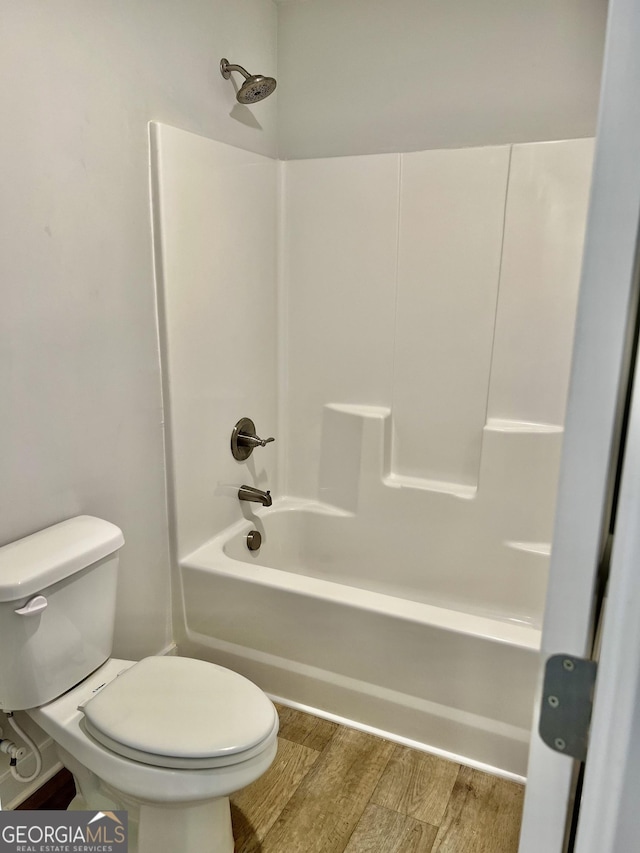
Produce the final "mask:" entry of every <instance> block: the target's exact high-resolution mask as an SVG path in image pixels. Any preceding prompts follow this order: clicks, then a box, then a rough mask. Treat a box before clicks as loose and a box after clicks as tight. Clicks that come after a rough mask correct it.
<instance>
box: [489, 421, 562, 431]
mask: <svg viewBox="0 0 640 853" xmlns="http://www.w3.org/2000/svg"><path fill="white" fill-rule="evenodd" d="M485 429H488V430H493V431H494V432H530V433H560V432H562V431H563V428H562V427H561V426H559V425H558V424H537V423H532V422H531V421H510V420H504V419H502V418H489V419H488V420H487V425H486V427H485Z"/></svg>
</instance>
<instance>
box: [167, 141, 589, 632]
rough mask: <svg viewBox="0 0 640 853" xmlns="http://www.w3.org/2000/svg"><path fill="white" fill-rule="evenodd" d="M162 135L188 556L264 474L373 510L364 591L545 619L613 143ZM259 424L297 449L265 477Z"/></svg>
mask: <svg viewBox="0 0 640 853" xmlns="http://www.w3.org/2000/svg"><path fill="white" fill-rule="evenodd" d="M153 141H154V162H155V169H154V173H155V175H156V179H155V217H156V237H157V244H158V264H157V268H158V273H159V280H160V283H161V287H162V291H163V298H162V300H161V305H162V311H163V315H164V316H163V326H164V329H165V334H166V340H165V353H164V358H165V371H164V372H165V390H166V391H167V396H168V400H169V403H170V405H169V412H170V429H169V442H170V448H171V453H170V461H171V468H172V472H171V473H172V478H171V481H170V482H171V485H172V491H171V498H172V506H173V510H174V517H175V521H176V524H175V532H176V541H177V552H178V555H179V556H180V557H181V558H182V557H185V556H186V555H187V554H189V553H190V552H192V551H193V550H195V549H196V548H198V547H200V546H201V545H202V544H203V543H204V542H206V541H207V540H208V539H210V538H211V537H212V536H214V535H216V534H217V533H219V532H220V531H221V530H223V529H225V528H226V527H228V526H229V525H231V524H233V523H235V522H237V521H238V520H239V519H241V518H242V516H243V514H245V515H246V513H247V512H249V508H248V507H247V506H246V505H244V506H243V505H242V504H241V503H240V502H239V501H238V498H237V489H238V487H239V486H240V485H241V484H242V483H244V482H247V483H248V484H250V485H257V486H259V487H260V488H263V489H266V488H269V489H271V490H272V491H273V493H274V496H275V497H276V498H277V497H282V496H284V495H293V496H297V497H300V498H306V499H310V500H320V501H322V502H323V503H326V504H331V505H333V506H336V507H338V508H339V509H340V510H344V511H346V512H348V513H353V514H354V515H355V520H354V522H353V524H349V525H347V526H346V527H345V532H344V535H343V536H342V539H340V543H339V550H340V553H342V554H343V556H344V555H347V554H350V553H353V554H354V559H355V555H356V554H358V555H359V557H360V558H361V560H360V561H361V562H362V559H364V558H365V556H366V555H367V554H370V556H369V557H368V558H367V559H365V563H366V565H367V566H368V569H367V577H363V578H362V579H361V580H358V579H357V577H356V574H355V573H354V572H353V571H351V570H350V569H349V566H348V565H346V564H345V565H346V568H345V578H347V577H351V578H352V580H351V581H349V582H351V583H354V584H356V585H358V584H359V583H361V584H363V585H364V586H368V588H371V589H377V590H379V591H386V592H389V593H390V594H394V595H399V596H403V597H408V598H412V599H413V600H416V601H424V602H431V603H439V604H441V605H442V606H445V607H452V608H456V607H459V608H460V609H462V610H464V611H466V612H471V613H480V614H485V615H490V616H493V617H497V618H506V619H518V620H522V621H525V622H529V623H531V624H534V625H535V624H539V623H540V618H541V613H542V607H543V603H544V590H545V584H546V568H547V562H548V554H549V548H550V544H549V543H550V539H551V528H552V521H553V509H554V500H555V489H556V480H557V472H558V461H559V453H560V448H561V440H562V423H563V417H564V406H565V398H566V392H567V383H568V375H569V366H570V354H571V341H572V334H573V323H574V311H575V301H576V295H577V287H578V279H579V270H580V259H581V246H582V239H583V233H584V224H585V214H586V207H587V196H588V187H589V179H590V169H591V158H592V150H593V143H592V141H591V140H588V139H587V140H569V141H561V142H551V143H530V144H522V145H514V146H494V147H487V148H476V149H458V150H454V149H450V150H443V151H425V152H415V153H410V154H402V155H398V154H395V155H371V156H362V157H344V158H332V159H322V160H303V161H289V162H286V163H281V164H278V163H277V161H274V160H272V159H270V158H267V157H263V156H261V155H256V154H251V153H248V152H245V151H242V150H240V149H237V148H234V147H231V146H227V145H223V144H220V143H216V142H213V141H211V140H208V139H204V138H202V137H197V136H195V135H193V134H189V133H186V132H184V131H180V130H176V129H174V128H169V127H166V126H160V125H158V126H156V127H155V128H154V136H153ZM278 173H279V178H278ZM278 198H279V199H280V201H279V207H280V211H279V228H278V227H277V223H278V212H277V208H278ZM211 211H215V216H214V217H212V215H211ZM278 244H279V247H280V248H279V249H278V251H276V246H277V245H278ZM277 254H278V257H279V273H278V270H277V269H276V266H277V257H276V255H277ZM277 279H279V281H280V291H279V293H278V289H277V285H276V280H277ZM243 416H249V417H252V418H253V419H254V421H255V422H256V425H257V427H258V431H259V432H260V433H264V434H267V435H275V436H276V439H277V440H276V443H275V444H273V445H268V446H267V447H266V448H263V449H259V450H258V451H257V452H256V453H254V455H253V456H252V457H251V459H250V460H249V463H248V464H246V465H244V464H240V463H237V462H235V460H233V458H232V457H231V453H230V449H229V437H230V433H231V429H232V427H233V425H234V424H235V422H236V421H237V420H238V419H239V418H240V417H243ZM418 530H420V531H421V533H422V534H424V536H425V537H426V538H427V540H428V543H429V544H428V549H427V550H426V551H425V553H424V558H421V557H420V555H419V553H416V554H415V555H414V559H412V560H411V559H409V558H408V557H407V559H406V560H403V556H402V555H403V551H404V552H405V553H408V551H407V548H408V544H407V543H408V537H412V536H413V535H414V534H415V533H416V532H417V531H418ZM358 543H360V544H359V545H358ZM336 547H338V543H337V542H336ZM363 549H364V550H363ZM414 550H415V549H414ZM370 552H371V553H370ZM337 553H338V552H337V551H336V555H337ZM336 555H333V556H331V559H332V560H333V561H334V562H335V561H336V559H337V556H336ZM327 559H329V557H328V558H327ZM352 562H354V561H353V560H352ZM389 565H394V569H393V572H392V573H391V574H390V573H389V570H388V568H387V569H385V566H386V567H388V566H389ZM345 582H347V581H345Z"/></svg>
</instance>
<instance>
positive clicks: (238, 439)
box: [231, 418, 275, 462]
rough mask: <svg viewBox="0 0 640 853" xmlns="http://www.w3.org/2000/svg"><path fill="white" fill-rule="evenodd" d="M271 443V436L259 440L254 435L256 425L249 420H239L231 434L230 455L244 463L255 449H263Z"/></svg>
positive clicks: (272, 439)
mask: <svg viewBox="0 0 640 853" xmlns="http://www.w3.org/2000/svg"><path fill="white" fill-rule="evenodd" d="M271 441H275V438H273V436H270V437H269V438H260V437H259V436H258V435H256V425H255V424H254V422H253V421H252V420H251V418H240V420H239V421H238V423H237V424H236V425H235V426H234V428H233V432H232V433H231V453H232V454H233V458H234V459H237V460H238V461H240V462H244V460H245V459H248V458H249V456H251V454H252V453H253V451H254V449H255V448H256V447H265V446H266V445H267V444H269V443H270V442H271Z"/></svg>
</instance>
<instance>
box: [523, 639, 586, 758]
mask: <svg viewBox="0 0 640 853" xmlns="http://www.w3.org/2000/svg"><path fill="white" fill-rule="evenodd" d="M597 670H598V664H597V663H596V661H593V660H584V658H576V657H573V656H572V655H553V656H552V657H550V658H549V659H548V660H547V665H546V667H545V673H544V688H543V692H542V707H541V709H540V724H539V727H538V730H539V732H540V737H541V738H542V740H543V741H544V742H545V743H546V744H547V746H550V747H551V749H554V750H555V751H556V752H561V753H562V754H563V755H568V756H570V757H571V758H577V759H578V761H584V760H585V759H586V757H587V746H588V741H589V725H590V723H591V710H592V708H593V690H594V685H595V682H596V673H597Z"/></svg>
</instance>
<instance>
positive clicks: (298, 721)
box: [21, 705, 524, 853]
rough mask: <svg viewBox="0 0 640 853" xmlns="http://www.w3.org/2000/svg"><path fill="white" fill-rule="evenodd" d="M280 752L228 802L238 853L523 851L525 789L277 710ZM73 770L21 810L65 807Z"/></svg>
mask: <svg viewBox="0 0 640 853" xmlns="http://www.w3.org/2000/svg"><path fill="white" fill-rule="evenodd" d="M278 713H279V715H280V733H279V738H278V740H279V747H278V755H277V757H276V759H275V761H274V763H273V764H272V766H271V767H270V769H269V770H268V771H267V772H266V773H265V774H264V776H262V777H261V778H260V779H258V780H257V782H255V783H254V784H253V785H250V786H249V787H248V788H245V789H244V790H243V791H240V792H239V793H237V794H235V795H234V796H233V797H232V798H231V814H232V820H233V829H234V837H235V839H236V848H235V849H236V853H517V849H518V834H519V831H520V820H521V814H522V800H523V795H524V788H523V787H522V786H521V785H518V784H516V783H515V782H509V781H506V780H504V779H499V778H496V777H495V776H490V775H488V774H486V773H481V772H480V771H478V770H473V769H471V768H469V767H464V766H461V765H459V764H455V763H453V762H451V761H446V760H444V759H442V758H438V757H437V756H434V755H429V754H427V753H424V752H419V751H417V750H413V749H409V748H407V747H404V746H398V745H397V744H394V743H391V742H390V741H386V740H382V739H381V738H378V737H374V736H373V735H370V734H366V733H364V732H360V731H356V730H355V729H350V728H346V727H344V726H339V725H337V724H336V723H332V722H329V721H327V720H323V719H320V718H318V717H314V716H311V715H310V714H304V713H302V712H300V711H296V710H293V709H291V708H286V707H283V706H281V705H280V706H278ZM70 779H71V777H70V776H69V774H68V773H67V771H62V773H60V774H58V776H57V777H55V778H54V780H51V781H50V782H49V783H48V784H47V786H45V787H44V788H43V789H41V791H40V792H36V794H34V795H33V797H32V798H30V800H28V801H26V802H25V803H24V804H23V805H22V806H21V808H40V809H47V808H49V809H51V808H53V809H55V808H66V805H67V803H68V802H69V801H70V800H71V798H72V796H73V787H72V780H71V787H70V785H69V780H70Z"/></svg>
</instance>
